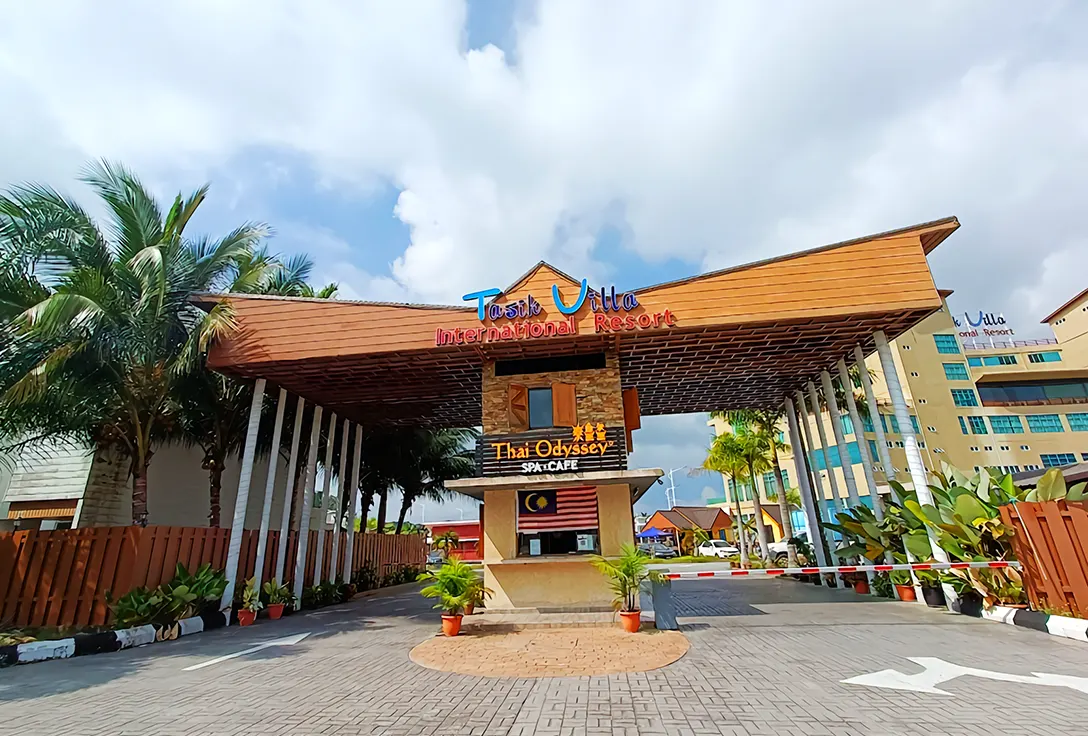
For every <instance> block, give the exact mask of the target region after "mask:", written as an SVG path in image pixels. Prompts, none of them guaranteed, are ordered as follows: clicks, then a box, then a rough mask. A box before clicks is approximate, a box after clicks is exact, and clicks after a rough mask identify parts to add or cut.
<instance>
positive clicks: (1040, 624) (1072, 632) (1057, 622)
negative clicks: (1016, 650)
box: [982, 606, 1088, 642]
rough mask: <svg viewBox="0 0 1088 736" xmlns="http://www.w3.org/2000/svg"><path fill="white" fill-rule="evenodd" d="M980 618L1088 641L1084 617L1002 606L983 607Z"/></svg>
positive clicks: (1086, 621)
mask: <svg viewBox="0 0 1088 736" xmlns="http://www.w3.org/2000/svg"><path fill="white" fill-rule="evenodd" d="M982 618H984V619H986V620H987V621H997V622H998V623H1002V624H1009V625H1010V626H1021V627H1023V628H1027V629H1034V630H1035V631H1041V632H1043V633H1044V634H1050V635H1051V636H1062V637H1065V638H1066V639H1074V640H1076V641H1084V642H1088V620H1085V619H1080V618H1072V617H1070V616H1055V615H1052V614H1049V613H1039V612H1038V611H1029V610H1027V609H1024V608H1005V607H1004V606H994V607H993V608H984V609H983V610H982Z"/></svg>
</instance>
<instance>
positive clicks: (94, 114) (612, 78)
mask: <svg viewBox="0 0 1088 736" xmlns="http://www.w3.org/2000/svg"><path fill="white" fill-rule="evenodd" d="M64 8H65V9H64V10H63V11H61V10H59V9H58V6H56V5H54V4H49V3H18V4H14V5H12V7H10V8H7V9H6V11H5V23H4V24H3V25H2V26H0V97H2V98H3V99H5V100H6V101H7V102H8V104H7V105H6V106H5V108H6V111H5V125H4V128H3V131H2V132H0V160H3V161H4V170H3V173H2V174H0V176H2V177H3V179H4V180H10V181H17V180H22V179H28V178H34V179H45V180H49V181H51V182H55V183H63V182H64V180H65V179H66V178H67V177H70V176H72V175H73V174H74V173H75V171H76V169H77V168H78V165H79V164H80V163H81V162H83V161H84V160H86V159H88V158H92V157H101V156H105V157H111V158H118V159H122V160H124V161H126V162H127V163H129V164H130V165H132V166H133V167H135V168H136V169H137V170H139V171H141V172H142V173H144V174H145V175H146V176H147V177H148V178H149V179H150V178H154V179H155V180H156V181H170V182H177V181H179V180H184V181H196V180H200V179H201V178H203V177H204V176H206V175H208V173H209V172H212V171H217V172H223V171H228V172H229V171H231V170H232V169H231V167H232V166H233V165H234V164H235V162H237V161H238V160H239V159H240V158H241V157H244V156H245V155H246V154H247V153H248V152H253V151H262V152H266V153H267V154H268V157H270V158H274V157H276V156H283V157H289V158H291V159H292V160H298V161H300V162H303V165H305V166H307V167H310V168H311V169H312V171H313V172H314V173H315V175H316V177H317V179H318V181H319V182H321V185H322V186H327V187H337V188H341V189H343V188H347V189H348V190H349V192H355V193H356V194H357V196H360V197H362V196H366V195H367V193H369V192H372V191H373V190H374V188H375V187H376V186H378V185H380V184H382V183H390V184H392V185H393V186H395V187H396V188H397V189H399V190H400V191H401V195H400V197H399V200H398V202H397V205H396V210H395V214H396V216H397V217H399V218H400V219H401V220H402V221H403V222H404V223H405V224H406V225H407V226H408V228H409V231H410V233H411V243H410V245H409V246H408V247H407V248H406V250H405V251H404V252H403V253H402V254H401V255H400V256H399V257H398V258H396V259H395V260H394V261H393V262H392V264H391V267H390V272H389V273H376V274H368V273H363V274H351V275H350V277H348V276H345V277H344V281H345V282H346V283H347V289H350V290H351V291H352V292H354V293H357V294H360V295H364V296H367V297H368V298H373V297H372V296H371V295H372V293H373V294H378V293H381V294H389V295H400V294H404V295H407V296H409V297H411V298H418V299H431V300H452V301H457V300H459V297H460V295H461V294H462V293H464V292H465V290H467V289H470V288H480V287H481V286H487V285H492V284H494V285H500V284H505V283H507V282H508V281H509V280H511V279H512V278H513V277H514V276H516V275H517V274H519V273H521V272H522V271H524V269H525V267H526V264H527V263H532V262H533V261H535V260H537V259H539V258H542V257H545V258H555V259H557V260H559V261H560V263H559V264H558V265H561V266H566V267H567V268H568V269H570V270H579V271H581V272H585V273H587V274H589V275H599V274H602V273H607V266H606V265H605V264H602V263H599V262H597V261H596V260H595V258H594V253H593V250H592V246H591V244H592V242H593V237H594V235H595V234H596V233H597V231H598V230H599V228H601V227H602V226H604V225H606V224H611V225H617V226H619V227H620V228H621V230H622V231H623V232H624V233H625V235H626V236H625V242H624V245H625V247H627V248H629V249H631V250H633V251H635V252H637V253H638V254H640V255H641V256H642V257H643V258H646V259H650V260H654V259H661V258H665V257H670V256H673V257H680V258H683V259H687V260H690V261H692V262H694V263H701V264H703V265H705V266H710V265H720V264H725V263H737V262H743V261H746V260H751V259H753V258H758V257H764V256H767V255H771V254H774V253H779V252H783V251H788V250H794V249H798V248H802V247H808V246H811V245H816V244H819V243H822V242H827V241H831V240H836V239H840V238H847V237H852V236H856V235H859V234H863V233H865V232H870V231H874V230H879V229H884V228H888V227H895V226H900V225H904V224H909V223H911V222H914V221H918V220H923V219H929V218H933V217H939V216H943V215H946V214H958V215H960V216H961V219H962V221H963V223H964V229H963V232H962V233H960V234H957V235H956V236H954V238H953V239H952V240H950V241H949V242H948V243H947V244H946V245H945V246H942V248H941V249H939V250H938V252H937V253H936V254H935V256H934V264H935V272H936V275H937V276H938V278H939V280H940V281H941V283H942V286H947V287H951V288H955V289H956V290H957V299H958V300H959V302H960V303H962V304H963V305H964V306H965V307H967V306H975V305H978V306H980V307H984V308H987V309H993V310H995V311H996V310H1003V311H1005V312H1006V313H1007V314H1009V315H1012V314H1014V313H1016V312H1017V311H1018V308H1025V309H1031V310H1036V309H1041V310H1044V311H1046V310H1048V308H1049V305H1051V304H1056V303H1060V302H1061V301H1063V300H1064V298H1066V297H1067V296H1068V295H1069V293H1068V291H1069V290H1070V289H1074V288H1076V287H1077V286H1078V285H1077V284H1071V283H1070V281H1071V280H1072V279H1069V278H1066V279H1056V277H1055V272H1053V271H1048V269H1053V268H1054V266H1055V264H1058V265H1060V263H1063V262H1065V263H1078V262H1082V261H1083V260H1084V259H1085V256H1086V255H1088V251H1086V250H1085V244H1084V240H1083V238H1082V237H1081V235H1080V231H1081V229H1082V220H1083V218H1082V217H1081V216H1080V211H1081V209H1082V208H1083V202H1084V195H1085V191H1084V184H1083V176H1084V172H1085V170H1086V169H1088V129H1086V128H1085V126H1084V124H1083V121H1084V120H1085V119H1088V102H1086V100H1088V94H1086V93H1088V59H1086V55H1085V51H1084V46H1083V44H1082V43H1081V37H1082V35H1083V29H1084V28H1085V26H1086V22H1088V9H1086V8H1085V7H1084V6H1083V5H1080V4H1074V3H1063V2H1059V1H1058V0H1053V1H1052V2H1040V3H1032V4H1023V3H1017V2H1004V3H999V2H990V1H989V0H976V1H974V2H966V1H965V2H959V3H941V2H926V3H910V4H901V5H888V4H872V3H864V2H849V1H845V0H843V1H839V0H825V1H824V2H819V3H811V2H810V3H794V4H792V5H789V6H788V7H784V6H781V5H775V6H772V5H769V4H757V3H744V2H717V3H702V4H695V3H691V4H684V5H679V6H678V5H676V4H668V3H632V2H629V1H625V2H619V1H616V2H594V3H585V2H577V1H575V0H571V1H569V2H561V1H559V0H552V1H550V2H547V3H541V4H539V6H538V7H536V8H535V12H532V13H528V14H527V15H526V17H525V19H524V20H522V21H520V22H519V24H518V26H517V27H516V30H515V33H514V34H513V36H512V38H513V41H512V43H513V44H516V48H512V49H511V51H513V52H516V53H513V54H512V55H511V57H512V58H516V59H517V63H516V65H515V64H511V63H510V61H509V60H508V58H507V57H506V55H504V53H503V52H502V51H500V50H499V49H496V48H494V47H491V46H489V47H485V48H483V49H476V50H466V49H465V48H464V38H465V34H464V24H465V20H466V10H465V7H464V6H463V5H462V4H460V3H456V2H436V3H382V2H372V3H351V4H334V3H324V2H315V3H305V4H301V5H300V4H297V3H286V2H267V1H264V2H259V3H258V2H256V0H252V1H251V2H235V3H219V2H213V1H212V0H204V1H203V2H194V3H189V4H187V5H186V6H185V7H184V8H180V7H178V6H167V5H162V4H154V3H151V4H148V3H140V2H135V1H134V0H133V1H131V2H121V1H120V0H115V1H114V2H91V1H90V0H85V1H84V2H72V3H67V4H65V6H64ZM234 175H235V176H237V177H247V176H248V177H261V178H262V181H267V182H280V183H282V182H284V181H288V180H289V179H290V173H289V172H286V171H284V170H283V169H282V167H281V166H278V165H268V166H264V167H254V168H244V169H241V170H237V171H235V172H234ZM2 183H3V182H0V184H2ZM167 188H168V190H169V191H173V190H175V189H177V188H178V186H177V184H170V185H169V186H168V187H167ZM245 188H246V187H245V185H244V184H243V189H245ZM236 195H237V196H239V197H240V198H241V201H243V202H244V201H245V192H241V193H236ZM273 214H274V213H273ZM273 224H276V225H279V226H280V228H281V230H282V228H283V226H284V224H283V223H277V222H274V223H273ZM351 247H353V248H357V247H361V246H360V245H358V244H355V243H352V244H351ZM321 257H322V258H323V259H324V257H325V256H324V255H323V254H322V256H321ZM1048 258H1049V259H1050V260H1048ZM1054 258H1057V259H1058V260H1057V261H1055V260H1054ZM1061 259H1065V260H1064V261H1062V260H1061ZM345 264H349V265H350V259H347V258H341V259H340V260H336V257H331V258H330V259H329V260H328V261H323V262H322V263H321V264H320V265H321V268H320V269H319V270H320V271H321V272H322V273H325V274H330V275H336V274H340V273H345V272H346V271H347V269H346V266H345ZM1047 264H1051V265H1049V266H1048V265H1047ZM1054 289H1061V290H1063V293H1060V294H1052V293H1051V292H1052V291H1053V290H1054ZM1040 316H1042V315H1041V314H1039V313H1038V312H1035V313H1033V314H1031V315H1029V318H1030V319H1028V320H1026V321H1027V322H1029V323H1030V322H1033V321H1034V319H1036V318H1037V317H1040Z"/></svg>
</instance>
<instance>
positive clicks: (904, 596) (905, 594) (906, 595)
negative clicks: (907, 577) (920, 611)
mask: <svg viewBox="0 0 1088 736" xmlns="http://www.w3.org/2000/svg"><path fill="white" fill-rule="evenodd" d="M895 590H896V592H897V593H899V600H901V601H916V600H918V597H917V596H916V595H914V586H913V585H897V586H895Z"/></svg>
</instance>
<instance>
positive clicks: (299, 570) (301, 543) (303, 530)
mask: <svg viewBox="0 0 1088 736" xmlns="http://www.w3.org/2000/svg"><path fill="white" fill-rule="evenodd" d="M320 441H321V407H320V406H315V407H314V423H313V426H312V427H311V428H310V444H309V445H308V452H309V455H310V460H309V462H307V463H306V466H307V467H306V480H305V481H304V484H303V486H302V513H301V514H299V517H298V547H297V549H296V551H295V584H294V586H293V592H294V594H295V597H296V598H298V599H299V602H301V601H302V587H303V583H304V582H305V579H306V552H307V549H308V548H309V546H310V508H311V506H312V505H313V498H314V484H315V482H316V480H317V446H318V443H319V442H320Z"/></svg>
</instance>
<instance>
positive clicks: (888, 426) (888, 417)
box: [880, 414, 900, 434]
mask: <svg viewBox="0 0 1088 736" xmlns="http://www.w3.org/2000/svg"><path fill="white" fill-rule="evenodd" d="M880 425H881V426H882V427H884V434H888V432H889V431H891V432H894V433H895V434H900V432H899V419H898V418H897V417H896V416H895V414H881V415H880Z"/></svg>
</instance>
